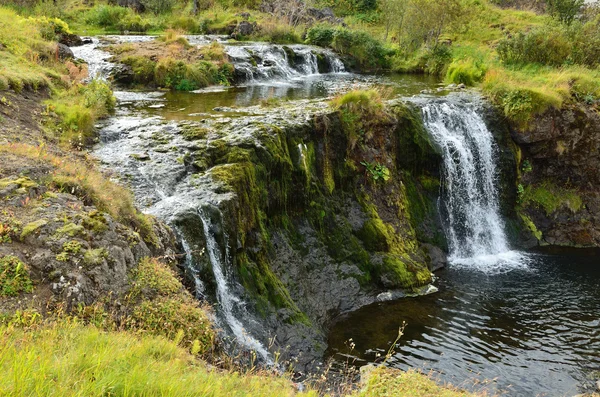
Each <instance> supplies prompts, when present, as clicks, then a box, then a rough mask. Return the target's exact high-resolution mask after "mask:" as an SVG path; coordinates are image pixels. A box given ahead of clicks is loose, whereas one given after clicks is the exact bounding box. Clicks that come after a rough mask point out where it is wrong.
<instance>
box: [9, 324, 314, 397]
mask: <svg viewBox="0 0 600 397" xmlns="http://www.w3.org/2000/svg"><path fill="white" fill-rule="evenodd" d="M0 353H1V354H0V357H1V358H0V371H1V372H2V374H3V376H2V377H0V394H2V395H21V396H25V395H44V396H90V397H92V396H107V395H112V396H215V397H216V396H248V395H252V396H292V395H297V393H296V392H295V390H294V388H293V387H292V384H291V382H289V381H288V380H286V379H284V378H282V377H275V376H261V375H255V374H244V373H236V372H223V371H219V370H216V369H215V368H214V367H213V368H209V367H208V366H207V365H206V364H205V363H204V362H203V361H201V360H199V359H198V358H196V357H194V356H193V355H191V354H190V353H189V352H188V351H186V350H185V349H183V348H181V347H179V346H177V344H176V343H175V342H173V341H170V340H168V339H165V338H163V337H156V336H150V335H145V336H136V335H132V334H130V333H127V332H104V331H102V330H100V329H98V328H96V327H94V326H84V325H82V324H80V323H78V322H76V321H62V322H58V323H54V324H49V325H43V326H37V327H34V328H33V329H29V330H27V329H22V328H16V327H0ZM298 395H315V394H314V393H300V394H298Z"/></svg>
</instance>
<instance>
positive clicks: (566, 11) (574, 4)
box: [546, 0, 585, 25]
mask: <svg viewBox="0 0 600 397" xmlns="http://www.w3.org/2000/svg"><path fill="white" fill-rule="evenodd" d="M546 4H547V6H548V12H549V13H550V15H552V16H553V17H554V18H556V19H558V20H559V21H560V22H562V23H564V24H567V25H569V24H571V23H572V22H573V21H574V20H575V17H576V16H577V14H579V13H580V12H581V8H582V7H583V5H584V4H585V0H546Z"/></svg>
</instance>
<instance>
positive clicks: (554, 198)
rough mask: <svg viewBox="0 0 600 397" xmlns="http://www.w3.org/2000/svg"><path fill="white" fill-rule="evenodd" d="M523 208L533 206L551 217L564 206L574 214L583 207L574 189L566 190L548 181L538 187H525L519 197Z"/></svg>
mask: <svg viewBox="0 0 600 397" xmlns="http://www.w3.org/2000/svg"><path fill="white" fill-rule="evenodd" d="M521 204H522V206H523V207H526V206H528V205H534V206H536V207H539V208H542V209H543V210H544V211H545V212H546V214H547V215H551V214H553V213H554V212H556V211H557V210H558V209H560V208H561V207H562V206H566V207H567V208H568V209H569V210H571V212H573V213H576V212H578V211H579V210H580V209H581V208H582V207H583V201H582V200H581V196H579V194H577V192H576V191H575V190H574V189H566V188H562V187H559V186H557V185H555V184H553V183H552V182H550V181H545V182H542V183H541V184H539V185H529V186H526V187H525V188H524V190H523V194H522V195H521Z"/></svg>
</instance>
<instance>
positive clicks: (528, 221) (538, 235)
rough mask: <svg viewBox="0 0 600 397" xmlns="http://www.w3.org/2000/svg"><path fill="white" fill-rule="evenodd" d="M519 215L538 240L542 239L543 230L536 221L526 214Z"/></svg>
mask: <svg viewBox="0 0 600 397" xmlns="http://www.w3.org/2000/svg"><path fill="white" fill-rule="evenodd" d="M519 216H520V217H521V220H522V221H523V224H524V225H525V227H527V229H528V230H529V231H530V232H531V234H533V236H534V237H535V238H536V239H537V240H538V241H542V231H541V230H538V228H537V226H535V223H533V221H532V220H531V219H530V218H529V217H528V216H527V215H525V214H519Z"/></svg>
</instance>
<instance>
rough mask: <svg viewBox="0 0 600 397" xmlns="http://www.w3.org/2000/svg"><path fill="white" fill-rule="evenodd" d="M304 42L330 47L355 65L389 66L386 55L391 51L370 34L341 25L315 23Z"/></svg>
mask: <svg viewBox="0 0 600 397" xmlns="http://www.w3.org/2000/svg"><path fill="white" fill-rule="evenodd" d="M306 42H307V44H312V45H319V46H327V47H331V48H332V49H333V50H335V51H336V52H338V53H340V54H342V55H346V56H348V57H350V58H351V59H352V61H353V63H355V66H357V67H359V68H362V69H367V70H369V69H381V68H387V67H389V59H388V57H389V55H391V54H392V51H390V50H388V49H387V48H385V47H384V45H383V44H382V43H381V42H380V41H379V40H376V39H374V38H373V37H372V36H371V35H370V34H368V33H366V32H362V31H352V30H349V29H346V28H343V27H338V28H331V27H328V26H327V25H316V26H314V27H312V28H311V29H309V31H308V33H307V37H306Z"/></svg>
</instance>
